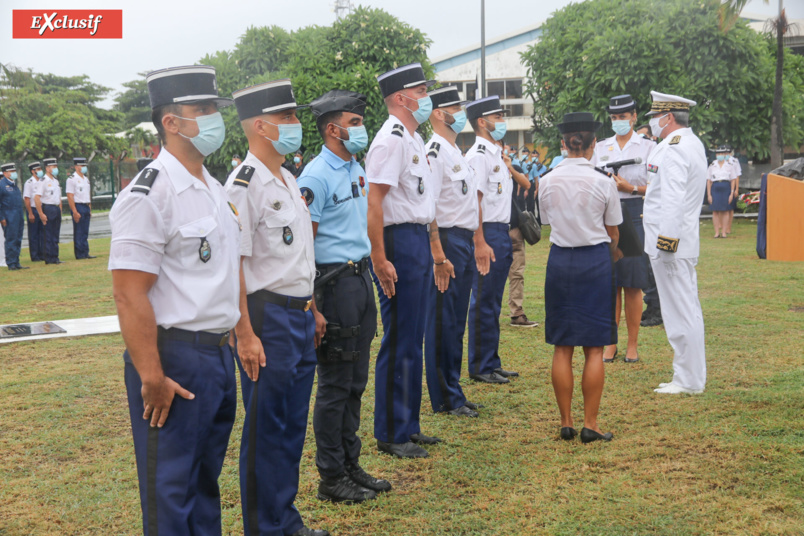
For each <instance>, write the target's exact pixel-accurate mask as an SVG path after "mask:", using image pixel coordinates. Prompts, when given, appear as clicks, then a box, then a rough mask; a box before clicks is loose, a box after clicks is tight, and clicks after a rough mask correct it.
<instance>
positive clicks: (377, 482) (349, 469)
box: [346, 463, 391, 493]
mask: <svg viewBox="0 0 804 536" xmlns="http://www.w3.org/2000/svg"><path fill="white" fill-rule="evenodd" d="M346 474H347V475H349V478H351V479H352V480H353V481H354V482H355V483H356V484H358V485H360V486H363V487H364V488H366V489H368V490H371V491H376V492H377V493H385V492H386V491H391V483H390V482H388V481H387V480H383V479H381V478H374V477H373V476H371V475H370V474H368V473H367V472H366V471H364V470H363V468H362V467H360V466H359V465H358V464H356V463H347V464H346Z"/></svg>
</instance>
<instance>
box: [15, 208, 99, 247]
mask: <svg viewBox="0 0 804 536" xmlns="http://www.w3.org/2000/svg"><path fill="white" fill-rule="evenodd" d="M26 219H27V218H26ZM110 236H112V229H111V227H110V226H109V213H108V212H104V213H102V214H93V215H92V219H91V220H89V238H90V239H91V238H109V237H110ZM72 241H73V219H72V218H71V217H70V216H68V215H66V214H62V215H61V233H60V234H59V243H60V244H64V243H67V242H72ZM22 247H24V248H27V247H28V223H27V222H26V223H25V232H24V233H23V235H22Z"/></svg>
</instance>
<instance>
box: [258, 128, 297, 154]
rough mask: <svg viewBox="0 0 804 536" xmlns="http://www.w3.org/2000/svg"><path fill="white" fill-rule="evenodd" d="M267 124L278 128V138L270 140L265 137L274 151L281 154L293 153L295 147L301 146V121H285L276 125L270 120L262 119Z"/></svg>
mask: <svg viewBox="0 0 804 536" xmlns="http://www.w3.org/2000/svg"><path fill="white" fill-rule="evenodd" d="M263 123H268V124H269V125H274V126H275V127H276V128H278V129H279V139H277V140H272V139H271V138H269V137H268V136H265V139H266V140H268V141H270V142H271V144H272V145H273V146H274V149H276V152H277V153H279V154H281V155H286V154H290V153H295V152H296V149H298V148H299V147H301V142H302V126H301V123H285V124H281V125H276V124H274V123H271V122H270V121H263Z"/></svg>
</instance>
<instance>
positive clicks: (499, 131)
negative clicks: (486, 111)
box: [487, 121, 508, 141]
mask: <svg viewBox="0 0 804 536" xmlns="http://www.w3.org/2000/svg"><path fill="white" fill-rule="evenodd" d="M487 130H488V129H487ZM506 132H508V123H506V122H505V121H500V122H499V123H494V130H489V134H491V137H492V138H494V139H495V140H496V141H500V140H501V139H503V138H504V137H505V133H506Z"/></svg>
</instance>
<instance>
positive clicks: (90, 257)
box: [85, 255, 98, 259]
mask: <svg viewBox="0 0 804 536" xmlns="http://www.w3.org/2000/svg"><path fill="white" fill-rule="evenodd" d="M85 258H86V259H97V258H98V256H97V255H87V256H86V257H85Z"/></svg>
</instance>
